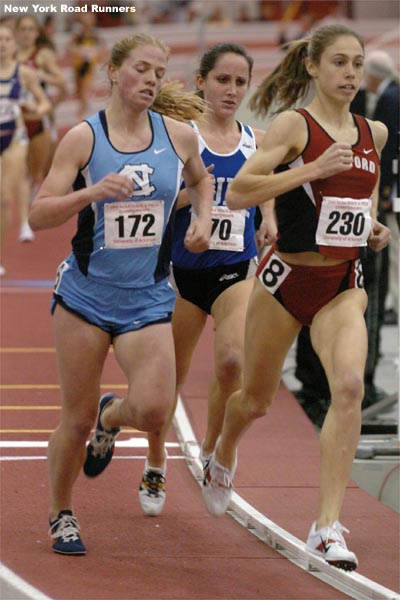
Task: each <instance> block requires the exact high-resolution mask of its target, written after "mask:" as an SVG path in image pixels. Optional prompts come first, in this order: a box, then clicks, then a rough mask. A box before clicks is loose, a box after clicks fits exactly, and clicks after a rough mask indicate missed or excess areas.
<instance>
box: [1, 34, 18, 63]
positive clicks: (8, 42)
mask: <svg viewBox="0 0 400 600" xmlns="http://www.w3.org/2000/svg"><path fill="white" fill-rule="evenodd" d="M15 50H16V44H15V38H14V35H13V33H12V31H11V29H9V28H8V27H0V58H1V60H2V61H4V60H10V59H12V58H13V57H14V55H15Z"/></svg>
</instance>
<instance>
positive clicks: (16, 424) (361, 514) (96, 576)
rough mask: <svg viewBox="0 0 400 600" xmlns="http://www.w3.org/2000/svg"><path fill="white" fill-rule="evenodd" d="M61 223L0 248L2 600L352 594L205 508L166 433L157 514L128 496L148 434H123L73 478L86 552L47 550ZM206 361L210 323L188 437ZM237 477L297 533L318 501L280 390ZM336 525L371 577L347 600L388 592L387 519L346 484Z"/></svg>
mask: <svg viewBox="0 0 400 600" xmlns="http://www.w3.org/2000/svg"><path fill="white" fill-rule="evenodd" d="M72 231H73V223H71V224H67V225H66V226H64V227H62V228H58V229H55V230H51V231H45V232H40V233H38V234H37V238H36V241H35V242H34V243H32V244H21V243H18V242H17V241H16V237H17V230H16V229H15V228H14V229H13V230H12V231H11V232H10V234H9V236H8V239H7V244H6V249H5V257H4V266H5V267H6V268H7V274H6V277H5V278H4V279H3V280H2V281H1V330H2V333H1V355H0V358H1V413H0V415H1V434H2V435H1V449H2V453H1V454H2V457H1V561H2V565H3V566H2V570H1V574H2V575H3V576H5V579H6V582H4V580H3V582H2V590H3V591H2V593H1V597H2V599H3V600H6V599H7V600H8V599H9V598H13V599H17V600H20V599H21V598H25V597H27V596H26V592H29V594H28V596H29V597H32V598H37V599H39V598H45V597H47V598H51V599H53V600H95V599H96V600H139V599H140V600H167V599H168V600H200V599H201V600H239V599H240V600H256V599H265V600H269V599H273V600H284V599H292V600H329V599H332V600H338V599H341V598H347V597H349V595H348V594H347V588H346V581H347V579H346V578H348V580H349V581H350V582H353V576H348V575H347V574H343V573H342V572H340V575H341V578H342V579H344V580H345V587H341V588H340V589H341V590H343V589H345V590H346V593H344V592H343V591H339V590H338V589H335V588H334V587H332V586H331V585H328V583H326V580H321V579H320V578H318V577H315V576H314V575H313V574H311V573H309V572H307V570H304V569H302V568H300V567H299V566H298V565H297V564H294V563H293V562H290V561H289V560H288V559H287V558H286V557H285V556H284V555H283V554H282V553H280V552H278V551H276V550H275V549H273V548H272V547H270V546H269V545H268V544H266V543H265V542H264V541H262V540H261V539H259V537H256V536H255V535H253V534H252V533H251V531H253V532H254V529H248V528H246V527H243V526H242V525H241V524H239V523H238V522H237V521H235V520H234V519H232V518H231V516H229V515H226V516H224V517H223V518H220V519H215V518H213V517H211V516H209V515H208V513H207V512H206V510H205V508H204V506H203V502H202V497H201V491H200V487H199V485H198V482H197V481H196V480H195V479H194V478H193V476H192V473H191V471H190V470H189V469H188V466H187V462H186V460H185V456H184V455H183V454H182V451H181V448H180V446H179V444H178V439H177V437H176V435H175V433H174V432H171V434H170V437H169V455H170V459H169V461H168V487H167V491H168V493H167V503H166V506H165V509H164V512H163V514H162V516H160V517H156V518H146V517H144V516H143V515H142V513H141V509H140V506H139V502H138V497H137V490H138V485H139V481H140V478H141V473H142V469H143V463H144V455H145V447H144V443H145V440H144V436H143V434H142V433H141V432H138V431H134V430H124V431H123V433H122V434H121V435H120V437H119V442H118V445H117V449H116V453H115V458H114V459H113V462H112V464H111V465H110V467H109V468H108V469H107V471H106V472H105V473H104V474H103V475H102V476H101V477H99V478H98V479H95V480H90V479H87V478H85V477H84V476H83V475H81V476H80V477H79V479H78V482H77V485H76V492H75V510H76V513H77V515H78V516H79V520H80V524H81V526H82V535H83V539H84V541H85V543H86V545H87V548H88V553H87V556H85V557H65V556H60V555H56V554H54V553H53V552H52V551H51V549H50V539H49V538H48V536H47V529H48V526H47V519H48V514H47V511H48V498H49V489H48V482H47V469H46V460H45V455H46V445H47V440H48V437H49V434H50V432H51V431H52V430H53V429H54V427H55V426H56V424H57V422H58V419H59V388H58V380H57V372H56V362H55V353H54V342H53V332H52V323H51V316H50V313H49V301H50V296H51V284H52V280H53V279H54V275H55V271H56V268H57V265H58V264H59V262H61V260H62V259H63V258H64V257H65V256H66V254H67V253H68V252H69V247H70V244H69V239H70V237H71V234H72ZM82 368H84V365H82ZM211 368H212V327H211V324H209V326H208V328H207V330H206V332H205V335H204V336H203V338H202V340H201V343H200V345H199V348H198V350H197V352H196V355H195V360H194V362H193V366H192V370H191V373H190V376H189V379H188V382H187V384H186V386H185V388H184V393H183V406H184V407H185V409H186V413H187V416H188V418H189V421H190V424H191V427H192V428H193V432H194V435H195V437H196V438H197V440H201V438H202V434H203V432H204V427H205V417H206V404H207V403H206V394H207V384H208V381H209V378H210V373H211ZM124 389H125V381H124V377H123V375H122V373H121V372H120V370H119V367H118V366H117V364H116V362H115V359H114V356H113V354H112V353H110V356H109V359H108V361H107V364H106V368H105V371H104V377H103V390H102V391H103V392H105V391H110V390H114V391H121V392H122V391H123V390H124ZM235 485H236V492H237V494H239V495H240V496H241V497H242V498H244V499H245V500H246V501H247V502H248V503H250V504H251V505H252V506H254V507H255V509H257V510H258V511H259V512H260V513H262V514H263V515H266V517H268V519H270V520H271V521H272V522H274V523H275V524H277V526H279V527H281V528H283V529H284V530H285V531H287V532H290V534H291V535H292V536H295V538H299V539H300V540H304V538H305V536H306V535H307V531H308V528H309V526H310V522H311V520H312V518H313V516H314V515H315V511H316V507H317V496H318V440H317V435H316V433H315V432H314V429H313V427H312V425H311V424H310V423H309V422H308V420H307V419H306V417H305V416H304V414H303V412H302V411H301V409H300V408H299V407H298V405H297V403H296V401H295V399H294V398H293V397H292V395H291V394H290V393H289V392H288V391H287V390H286V389H285V388H284V387H283V386H282V388H281V390H280V392H279V394H278V397H277V398H276V401H275V403H274V406H273V408H272V409H271V411H270V414H269V416H268V417H267V418H265V419H262V420H260V421H259V422H257V423H256V424H255V426H254V427H253V428H252V430H251V433H249V434H248V435H247V436H246V437H245V438H244V439H243V441H242V443H241V445H240V452H239V465H238V470H237V476H236V479H235ZM342 521H343V523H344V524H345V525H346V526H348V527H349V529H351V547H352V548H354V550H355V551H356V552H357V554H358V557H359V560H360V568H359V574H360V575H361V577H359V576H358V575H357V576H356V577H355V581H356V583H357V582H358V581H362V582H364V583H365V581H367V582H370V584H368V585H367V588H366V589H367V590H368V589H370V590H371V591H370V592H368V591H367V592H365V591H363V592H362V593H360V594H359V595H357V593H356V594H354V593H351V597H358V598H371V599H372V598H377V599H379V598H390V599H393V598H396V597H398V596H397V593H398V591H399V590H398V585H399V554H398V552H399V535H398V534H399V520H398V515H397V514H396V513H395V512H394V511H392V510H391V509H389V508H388V507H386V506H385V505H383V504H381V503H379V502H378V501H376V500H375V499H373V498H372V497H370V496H369V495H368V494H367V493H366V492H364V491H362V490H360V489H358V488H357V487H356V486H355V485H354V484H353V483H350V484H349V487H348V490H347V493H346V498H345V505H344V510H343V515H342ZM278 549H279V547H278ZM330 570H331V571H332V570H333V571H334V572H335V573H334V575H335V574H336V570H335V569H332V568H330ZM357 577H359V579H357ZM365 578H368V579H365ZM24 582H25V583H24ZM10 583H11V584H16V585H17V591H16V592H14V594H10V592H8V589H9V584H10ZM368 586H370V587H368ZM339 587H340V586H339ZM350 587H351V586H350ZM355 587H357V585H356V586H355ZM353 588H354V586H353ZM353 588H352V589H353ZM363 589H365V586H364V588H363ZM35 590H36V591H35Z"/></svg>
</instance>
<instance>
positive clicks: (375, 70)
mask: <svg viewBox="0 0 400 600" xmlns="http://www.w3.org/2000/svg"><path fill="white" fill-rule="evenodd" d="M364 79H365V84H364V87H363V88H362V89H360V91H359V92H358V94H357V95H356V97H355V98H354V100H353V102H352V103H351V106H350V110H351V111H352V112H353V113H357V114H360V115H362V116H366V117H367V118H370V119H372V120H374V121H381V122H382V123H385V125H386V126H387V128H388V132H389V134H388V141H387V143H386V145H385V147H384V149H383V151H382V155H381V179H380V185H379V198H378V214H379V218H380V221H381V222H382V223H384V224H386V225H388V226H389V227H390V229H391V233H392V239H391V242H390V245H389V246H388V247H386V248H384V249H383V250H382V252H379V253H375V252H373V251H372V250H370V249H369V248H368V249H367V255H366V256H365V257H364V258H363V259H362V263H363V271H364V279H365V290H366V292H367V294H368V306H367V310H366V313H365V319H366V323H367V329H368V355H367V361H366V366H365V377H364V384H365V393H364V400H363V409H365V408H367V407H368V406H371V405H372V404H375V403H376V402H378V401H379V400H380V399H382V397H383V393H382V391H381V390H379V389H377V388H376V385H375V382H374V379H375V371H376V367H377V365H378V361H379V357H380V342H381V327H382V324H384V323H386V324H395V323H396V322H397V320H398V314H397V311H398V252H399V250H398V240H399V215H396V214H395V213H394V212H393V206H392V199H393V197H394V196H395V193H396V190H395V187H396V181H395V174H394V171H393V160H394V159H396V158H397V135H398V131H399V129H400V124H399V115H400V102H399V95H400V94H399V90H400V86H399V80H398V77H397V75H396V73H395V68H394V63H393V60H392V59H391V57H390V56H389V54H387V53H386V52H384V51H381V50H374V51H372V52H370V53H367V55H366V60H365V78H364ZM388 292H389V294H388ZM387 299H388V300H389V301H390V304H389V306H390V310H388V311H386V312H385V303H386V302H387ZM295 376H296V378H297V379H298V380H299V381H300V382H301V383H302V389H301V390H300V391H299V392H296V397H297V399H298V401H299V402H300V404H301V405H302V407H303V409H304V411H305V412H306V414H307V415H308V417H309V418H310V419H311V420H312V422H313V423H314V424H315V425H317V426H318V427H321V426H322V423H323V421H324V418H325V415H326V412H327V410H328V408H329V403H330V392H329V386H328V382H327V379H326V376H325V373H324V370H323V368H322V365H321V362H320V360H319V358H318V356H317V355H316V353H315V352H314V350H313V347H312V345H311V340H310V334H309V330H308V329H306V328H303V329H302V331H301V333H300V335H299V337H298V340H297V349H296V370H295Z"/></svg>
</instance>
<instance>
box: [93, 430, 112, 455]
mask: <svg viewBox="0 0 400 600" xmlns="http://www.w3.org/2000/svg"><path fill="white" fill-rule="evenodd" d="M117 435H118V433H112V432H110V431H99V430H97V431H96V435H94V436H93V439H92V441H91V442H90V443H91V446H92V455H93V456H98V457H99V458H104V457H105V456H106V454H107V452H108V451H109V450H111V449H112V447H113V446H114V443H115V438H116V437H117Z"/></svg>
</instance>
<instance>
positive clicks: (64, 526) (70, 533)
mask: <svg viewBox="0 0 400 600" xmlns="http://www.w3.org/2000/svg"><path fill="white" fill-rule="evenodd" d="M79 531H80V526H79V524H78V521H77V519H76V517H74V516H72V515H62V516H61V517H60V518H59V519H57V521H56V522H55V523H53V524H52V525H51V527H50V530H49V535H50V537H52V538H54V539H56V538H60V537H61V538H62V539H63V542H76V540H79Z"/></svg>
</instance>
